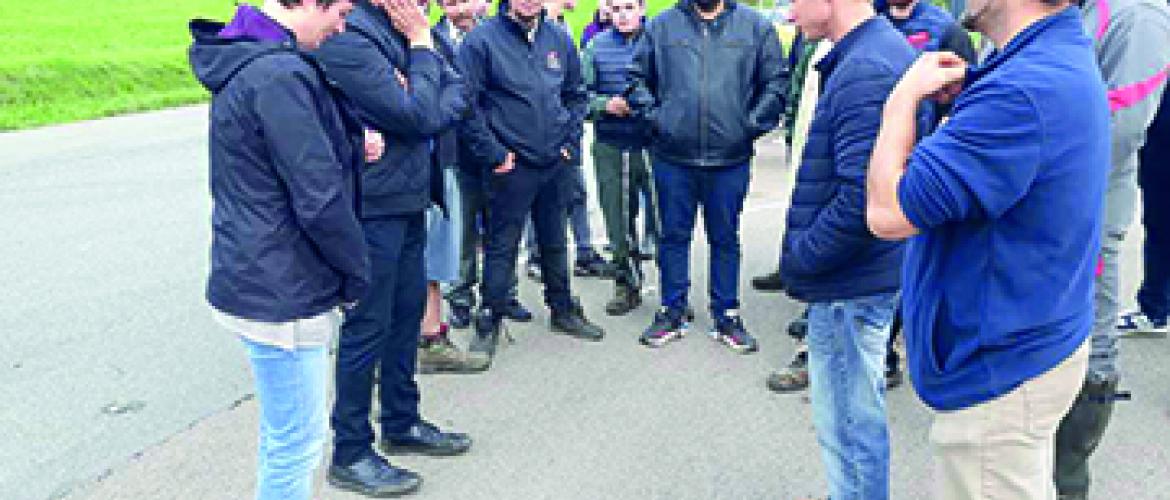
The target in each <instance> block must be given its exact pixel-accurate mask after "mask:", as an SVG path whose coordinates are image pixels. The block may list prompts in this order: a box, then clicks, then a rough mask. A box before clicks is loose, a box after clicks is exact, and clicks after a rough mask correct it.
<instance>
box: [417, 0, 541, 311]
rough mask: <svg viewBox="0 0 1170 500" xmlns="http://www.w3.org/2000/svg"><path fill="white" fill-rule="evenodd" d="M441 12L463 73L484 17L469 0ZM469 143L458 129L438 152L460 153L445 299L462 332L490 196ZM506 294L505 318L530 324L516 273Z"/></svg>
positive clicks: (447, 48)
mask: <svg viewBox="0 0 1170 500" xmlns="http://www.w3.org/2000/svg"><path fill="white" fill-rule="evenodd" d="M439 6H440V7H442V9H443V17H442V18H440V19H439V21H438V22H437V23H436V24H435V26H434V27H433V28H431V32H433V33H434V34H435V42H436V43H437V47H436V48H437V49H438V51H439V54H440V55H442V56H443V57H444V58H445V59H447V60H448V63H449V64H451V66H453V67H454V68H455V70H456V71H459V72H460V73H462V71H461V70H459V68H458V66H459V63H458V61H457V59H456V52H457V51H458V49H459V46H461V45H463V39H464V38H466V37H467V34H468V33H470V32H471V31H472V30H473V29H475V27H476V26H478V25H479V23H480V21H481V19H480V16H478V15H476V13H475V3H474V2H473V1H471V0H439ZM468 142H469V141H467V140H464V139H462V138H460V133H459V131H458V130H457V129H455V130H451V131H449V132H448V133H446V134H444V136H443V138H441V139H440V140H439V144H440V146H439V147H440V149H444V148H453V149H454V150H455V152H456V155H455V156H456V157H455V162H456V164H457V166H458V168H457V169H456V170H455V178H456V183H457V184H458V187H459V207H460V210H461V212H462V213H460V214H459V215H458V217H457V218H459V219H461V222H462V225H463V227H462V228H461V229H462V235H461V238H460V242H459V244H460V250H459V281H457V282H456V283H455V284H454V285H453V286H452V287H451V289H450V290H449V291H448V292H447V301H448V302H450V304H451V316H450V322H451V328H455V329H459V330H461V329H464V328H467V327H469V326H471V311H472V308H474V307H475V287H476V285H478V284H479V283H480V279H479V278H480V276H479V274H480V265H479V258H478V254H477V247H478V246H479V244H480V243H481V241H480V240H481V238H480V234H481V233H480V230H479V224H478V223H477V221H483V222H485V223H486V222H487V208H488V203H487V202H488V200H487V192H486V189H485V187H486V186H485V185H484V184H485V183H484V175H483V172H484V170H485V169H484V167H483V166H482V165H479V163H478V162H479V161H480V160H479V158H477V157H476V155H475V153H474V152H473V151H471V148H470V146H469V145H468ZM508 295H509V296H510V297H511V299H510V300H508V303H507V304H506V305H505V307H504V310H503V311H502V312H503V315H504V317H505V318H507V319H510V320H512V321H520V322H528V321H532V312H530V311H529V310H528V308H526V307H524V305H523V304H521V303H520V299H519V298H517V282H516V278H515V275H513V278H512V285H511V287H509V290H508Z"/></svg>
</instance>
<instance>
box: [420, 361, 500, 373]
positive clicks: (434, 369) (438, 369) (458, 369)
mask: <svg viewBox="0 0 1170 500" xmlns="http://www.w3.org/2000/svg"><path fill="white" fill-rule="evenodd" d="M491 367H492V364H491V362H490V361H489V362H488V364H487V365H485V366H484V367H483V368H467V367H462V366H452V365H429V366H424V365H419V367H418V373H419V375H436V374H450V375H456V374H458V375H474V374H477V373H483V372H486V371H488V368H491Z"/></svg>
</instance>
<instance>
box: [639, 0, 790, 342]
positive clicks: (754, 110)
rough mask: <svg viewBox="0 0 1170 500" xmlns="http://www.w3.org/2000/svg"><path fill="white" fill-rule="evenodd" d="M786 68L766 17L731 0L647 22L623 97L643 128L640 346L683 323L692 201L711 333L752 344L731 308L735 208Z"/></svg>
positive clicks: (675, 332)
mask: <svg viewBox="0 0 1170 500" xmlns="http://www.w3.org/2000/svg"><path fill="white" fill-rule="evenodd" d="M785 68H786V67H785V64H784V51H783V50H782V49H781V48H780V40H779V38H778V37H777V36H776V29H775V28H774V27H773V26H772V23H771V22H769V21H768V20H767V19H765V18H764V17H763V16H761V15H760V14H759V13H757V12H756V11H754V10H752V9H750V8H747V7H744V6H741V5H739V4H737V3H736V2H734V1H732V0H682V1H680V2H679V3H678V4H677V5H676V6H675V7H674V8H671V9H668V10H666V11H664V12H662V13H661V14H659V15H658V17H655V18H654V19H653V20H652V21H650V23H649V24H648V25H647V26H646V29H645V32H644V33H643V35H642V40H641V41H640V42H639V44H638V49H637V51H636V53H635V57H634V64H633V66H632V68H631V76H632V79H633V81H634V83H635V85H636V90H635V91H634V92H633V93H632V94H631V96H630V105H631V107H632V108H633V110H634V112H635V115H637V117H639V118H644V119H645V120H646V121H647V122H648V123H649V124H650V128H651V133H652V138H651V140H650V144H651V148H650V153H651V157H652V162H653V168H654V185H655V188H656V190H657V193H658V209H659V213H660V215H661V218H662V239H661V242H660V244H659V250H658V269H659V270H660V279H661V282H662V283H661V290H662V304H661V305H662V308H661V309H660V310H659V311H658V313H657V314H655V317H654V321H653V322H652V323H651V325H650V326H649V328H647V329H646V331H645V332H643V334H642V336H641V338H640V341H641V342H642V343H643V344H644V345H646V346H649V347H659V346H663V345H665V344H666V343H668V342H670V341H672V340H674V339H677V338H679V337H681V336H682V335H684V334H685V332H686V331H687V329H688V328H689V320H690V316H692V313H691V312H690V306H689V305H688V300H687V294H688V288H689V287H690V256H691V254H690V247H691V237H692V236H693V233H694V229H695V217H696V215H697V212H698V210H699V206H700V205H702V207H703V220H704V227H705V228H706V231H707V242H708V244H709V245H710V247H711V273H710V276H711V281H710V298H711V300H710V309H711V315H712V317H713V319H714V321H713V323H714V325H713V326H714V328H713V329H712V336H713V337H714V338H716V339H717V340H719V341H720V342H722V343H724V344H726V345H727V346H729V347H730V348H731V349H733V350H735V351H737V352H741V353H750V352H755V351H756V341H755V339H754V338H752V336H751V335H749V334H748V332H747V330H746V329H745V328H744V326H743V321H742V320H741V319H740V315H739V265H740V258H741V255H740V247H739V216H740V214H741V212H742V211H743V203H744V200H745V198H746V197H747V192H748V181H749V179H750V177H751V174H750V162H751V159H752V156H753V154H754V153H755V151H754V144H755V140H756V139H758V138H759V137H760V136H762V135H764V134H765V133H767V132H768V131H770V130H772V129H773V128H775V127H776V125H778V124H779V122H780V114H781V113H782V112H783V111H784V94H785V92H786V90H787V88H788V87H787V76H786V69H785Z"/></svg>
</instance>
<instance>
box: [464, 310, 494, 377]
mask: <svg viewBox="0 0 1170 500" xmlns="http://www.w3.org/2000/svg"><path fill="white" fill-rule="evenodd" d="M472 322H473V323H474V326H475V335H473V336H472V337H471V345H469V346H468V348H467V351H468V352H469V353H471V354H476V355H483V356H487V357H488V361H489V364H491V363H490V361H491V358H492V356H495V354H496V345H497V344H498V343H499V341H500V329H501V328H503V326H502V325H501V320H500V317H499V316H497V315H496V314H495V313H494V312H493V311H492V310H491V309H488V308H483V309H480V310H479V312H478V313H476V314H475V318H474V319H473V320H472Z"/></svg>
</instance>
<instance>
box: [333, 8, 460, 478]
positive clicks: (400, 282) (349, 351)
mask: <svg viewBox="0 0 1170 500" xmlns="http://www.w3.org/2000/svg"><path fill="white" fill-rule="evenodd" d="M315 56H316V57H317V59H318V60H320V61H321V64H322V65H323V66H324V68H325V73H326V75H327V76H328V77H329V79H330V80H331V81H332V82H335V84H336V85H337V86H338V87H340V88H341V90H342V92H344V93H345V95H346V97H348V98H349V99H350V100H351V101H352V102H353V103H354V105H355V106H356V107H357V109H358V111H359V115H360V117H361V119H362V120H363V121H364V122H365V123H366V124H367V125H368V126H369V127H371V128H373V129H375V130H377V131H379V132H381V133H382V134H383V135H384V136H385V140H386V155H385V157H384V158H382V159H381V160H380V161H378V162H377V163H375V164H373V165H370V166H368V167H367V168H365V169H363V170H362V186H361V188H362V228H363V229H364V230H365V237H366V243H367V249H368V250H367V251H368V252H369V255H370V260H371V264H372V267H373V284H372V286H371V290H370V293H369V294H368V295H367V296H366V297H365V298H364V299H363V300H362V301H361V303H360V304H359V305H358V307H357V308H356V309H354V310H353V311H350V313H349V314H347V315H346V318H345V325H344V326H343V327H342V333H341V341H340V343H339V347H338V352H337V381H336V384H337V399H336V401H335V403H334V406H333V418H332V421H333V430H334V446H333V460H332V464H331V466H330V467H329V475H328V479H329V481H330V483H332V484H333V485H335V486H337V487H339V488H342V489H346V490H350V491H355V492H358V493H362V494H366V495H373V496H378V495H383V494H388V493H390V492H400V491H402V490H404V489H408V488H407V487H408V486H409V485H411V484H417V481H418V480H417V476H415V475H414V474H413V473H411V472H408V471H403V470H401V469H396V468H394V467H392V466H391V465H389V464H388V463H387V462H386V460H385V459H384V458H382V456H381V455H379V454H378V453H377V452H375V451H374V447H373V445H374V429H373V428H372V426H371V425H370V412H371V409H372V408H371V400H372V398H373V389H374V372H375V370H378V372H379V377H378V385H379V387H378V397H379V403H380V404H379V406H380V409H381V418H379V424H380V426H381V433H380V435H381V448H382V449H383V450H385V451H386V452H387V453H390V454H400V453H422V454H427V455H444V456H445V455H458V454H461V453H464V452H466V451H467V450H468V449H469V448H470V446H471V440H470V438H468V437H467V436H466V435H463V434H459V433H451V432H442V431H440V430H439V429H438V428H436V427H435V426H434V425H433V424H430V423H428V422H426V421H425V420H423V418H422V417H421V416H420V415H419V392H418V385H417V384H416V383H415V380H414V376H415V370H416V363H417V357H418V344H419V336H420V329H421V326H420V325H421V322H422V315H423V308H424V305H425V304H426V277H425V275H424V269H425V266H424V265H423V262H424V261H423V248H424V243H425V240H426V225H425V215H424V211H425V210H426V209H427V208H428V207H429V206H430V204H431V202H432V193H433V190H432V182H431V179H432V177H431V176H432V169H434V168H435V164H434V163H433V162H432V157H431V143H432V141H433V139H434V137H435V135H436V134H438V133H440V132H442V131H443V129H444V127H449V126H451V124H452V123H453V122H454V121H456V120H458V119H459V117H460V116H461V115H462V114H465V113H466V110H467V105H466V100H465V99H464V98H463V96H462V89H461V88H460V87H459V86H458V85H456V83H457V82H458V80H457V78H450V77H447V78H445V77H444V73H445V72H448V71H450V70H449V68H445V67H444V63H443V61H442V59H441V58H440V56H439V55H438V54H437V53H436V52H435V50H434V40H433V37H432V34H431V31H430V25H429V24H428V23H427V19H426V17H425V16H424V15H423V13H422V11H421V10H420V9H419V7H418V5H417V4H416V3H415V2H414V1H413V0H358V1H357V2H355V8H354V11H353V12H352V13H351V14H350V15H349V17H348V18H347V20H346V30H345V32H344V33H342V34H339V35H337V36H335V37H333V38H332V39H330V40H329V41H327V42H326V43H324V44H322V46H321V48H320V49H319V50H317V52H316V53H315ZM434 174H435V175H438V172H437V171H436V172H434Z"/></svg>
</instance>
